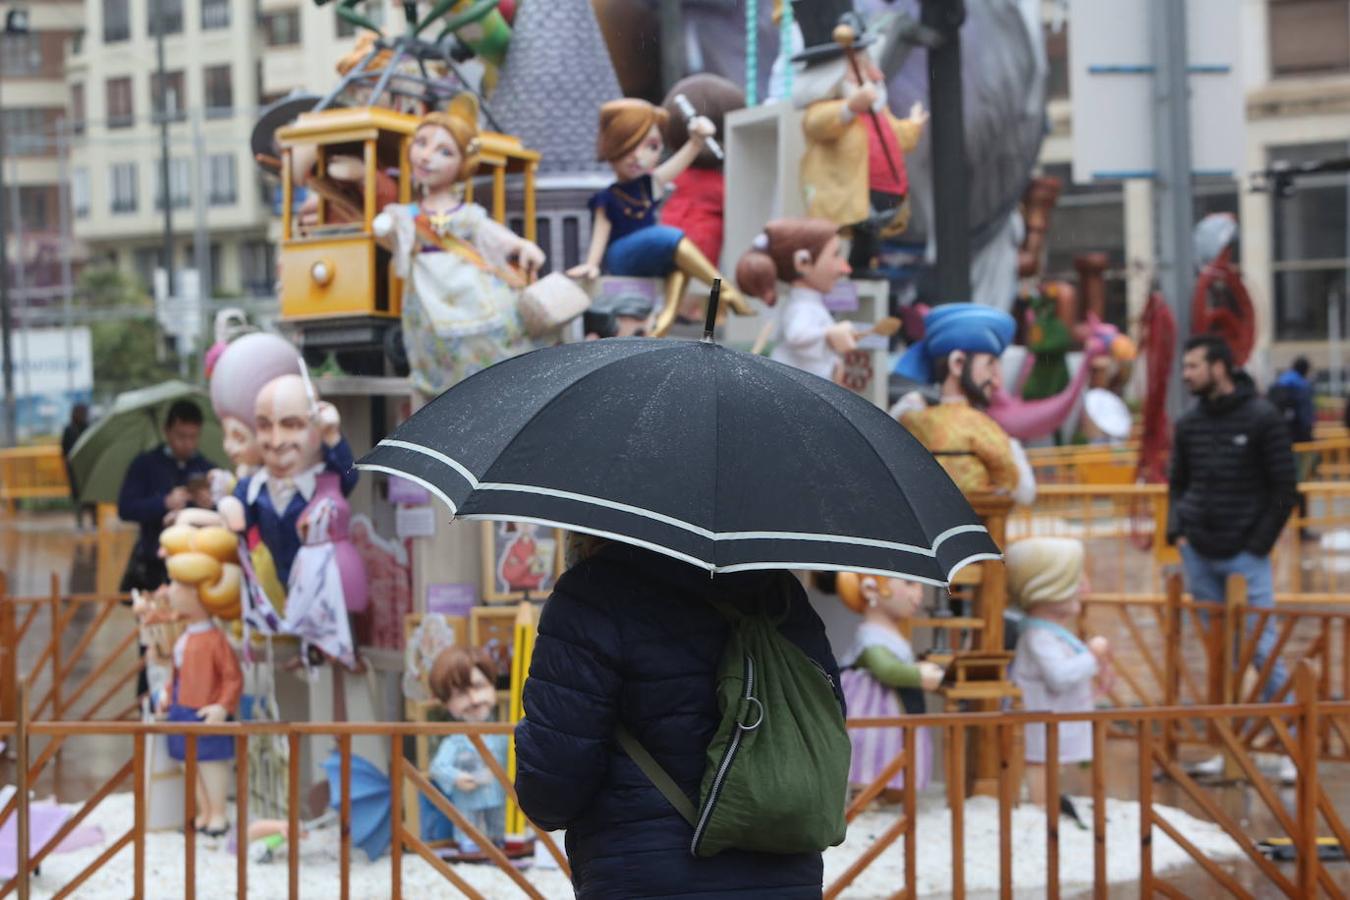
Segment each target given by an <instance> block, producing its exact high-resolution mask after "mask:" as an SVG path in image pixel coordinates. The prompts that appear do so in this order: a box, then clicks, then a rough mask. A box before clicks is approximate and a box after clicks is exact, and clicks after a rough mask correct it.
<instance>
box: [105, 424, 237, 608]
mask: <svg viewBox="0 0 1350 900" xmlns="http://www.w3.org/2000/svg"><path fill="white" fill-rule="evenodd" d="M201 434H202V411H201V407H199V406H198V405H197V404H196V403H193V402H192V401H191V400H178V401H175V402H174V403H173V405H171V406H170V407H169V412H168V414H167V415H166V416H165V417H164V442H163V443H161V444H160V445H159V446H157V447H154V448H153V449H150V450H147V451H145V452H144V453H141V454H140V455H139V456H137V457H136V458H135V459H133V460H132V461H131V465H130V466H128V467H127V474H126V477H125V478H124V479H123V480H122V490H121V492H120V493H119V494H118V497H117V514H118V516H119V517H121V519H122V520H123V521H125V522H135V523H136V524H137V525H139V526H140V528H141V536H140V539H139V540H138V541H137V542H136V547H135V549H134V550H133V551H132V553H131V559H130V560H129V561H128V562H127V568H126V572H125V573H124V574H123V576H122V585H121V590H123V591H130V590H133V589H138V590H144V591H152V590H154V589H155V588H157V587H159V586H160V585H161V584H164V583H165V582H166V581H167V580H168V573H167V572H166V571H165V568H164V560H162V559H160V557H159V533H160V532H161V531H163V530H164V524H165V523H164V519H165V517H166V516H167V515H168V514H169V513H172V512H177V511H178V510H180V509H184V508H186V507H188V506H208V507H209V506H210V501H209V498H198V497H194V493H193V490H192V489H191V488H190V487H189V482H190V481H192V480H193V479H194V478H205V477H206V474H207V473H208V472H210V471H211V470H212V469H214V468H217V466H216V464H215V463H214V462H212V461H211V460H209V459H207V458H206V457H205V456H203V455H202V454H201V452H200V451H199V450H198V445H199V444H200V442H201ZM203 500H205V502H201V501H203Z"/></svg>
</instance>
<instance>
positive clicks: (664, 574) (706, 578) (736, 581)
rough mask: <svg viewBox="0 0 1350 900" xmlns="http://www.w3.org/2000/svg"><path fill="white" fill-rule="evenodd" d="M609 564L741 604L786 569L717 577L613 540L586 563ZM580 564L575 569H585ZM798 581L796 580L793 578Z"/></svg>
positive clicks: (661, 555)
mask: <svg viewBox="0 0 1350 900" xmlns="http://www.w3.org/2000/svg"><path fill="white" fill-rule="evenodd" d="M601 560H604V561H607V562H609V563H619V564H621V565H627V566H632V567H634V568H639V569H641V570H642V571H643V572H644V573H645V574H646V576H647V577H648V578H650V579H651V580H652V581H653V582H655V583H657V584H666V585H673V586H674V587H675V588H676V589H677V590H680V591H687V592H689V593H692V594H699V595H702V596H704V597H705V598H707V599H712V600H722V601H730V602H738V601H739V600H741V599H742V598H745V597H746V596H747V595H750V596H756V595H758V594H760V593H761V592H762V591H764V590H765V588H766V587H768V586H769V585H771V584H773V583H775V582H776V581H777V579H779V578H781V577H782V576H784V575H787V576H788V577H789V578H792V576H791V575H790V574H789V573H788V572H787V570H785V569H773V570H752V571H748V572H729V573H723V574H717V575H714V574H712V573H710V572H708V570H707V569H703V568H700V567H698V566H694V565H690V564H689V563H686V562H683V561H681V560H678V559H676V558H674V557H673V556H667V555H666V554H664V553H657V552H656V551H654V550H647V549H645V548H642V547H635V546H633V545H631V544H623V543H619V542H618V541H611V542H610V543H607V544H605V546H603V547H602V548H600V549H599V550H598V551H597V552H596V553H595V555H594V556H592V557H591V558H590V559H589V560H587V562H598V561H601ZM585 565H586V564H585V563H581V564H579V565H578V566H576V567H575V568H578V569H581V568H584V567H585ZM793 581H794V582H795V581H796V579H795V578H793Z"/></svg>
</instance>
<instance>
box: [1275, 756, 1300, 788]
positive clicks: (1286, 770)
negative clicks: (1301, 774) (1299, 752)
mask: <svg viewBox="0 0 1350 900" xmlns="http://www.w3.org/2000/svg"><path fill="white" fill-rule="evenodd" d="M1275 777H1276V779H1277V780H1278V781H1279V782H1280V784H1297V783H1298V766H1296V765H1294V760H1293V759H1292V758H1290V757H1288V756H1286V757H1283V758H1282V759H1281V760H1280V765H1279V768H1278V769H1277V770H1276V773H1275Z"/></svg>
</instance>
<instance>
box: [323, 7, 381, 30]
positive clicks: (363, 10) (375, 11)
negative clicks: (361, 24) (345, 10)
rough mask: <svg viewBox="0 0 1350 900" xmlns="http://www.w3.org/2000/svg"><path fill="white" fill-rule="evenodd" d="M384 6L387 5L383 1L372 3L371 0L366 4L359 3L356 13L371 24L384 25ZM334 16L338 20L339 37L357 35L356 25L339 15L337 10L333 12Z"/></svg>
mask: <svg viewBox="0 0 1350 900" xmlns="http://www.w3.org/2000/svg"><path fill="white" fill-rule="evenodd" d="M384 6H385V4H384V3H383V2H382V0H373V2H371V0H366V2H364V3H358V4H357V5H356V11H357V12H358V13H360V14H361V15H363V16H365V17H366V18H367V19H369V20H370V21H371V23H373V24H375V25H384ZM333 15H334V16H335V17H336V19H337V36H338V37H340V38H348V37H351V36H352V35H354V34H356V31H357V28H356V26H355V25H353V24H352V23H351V22H348V21H347V20H346V19H344V18H342V17H341V16H339V15H337V11H336V10H335V11H334V12H333Z"/></svg>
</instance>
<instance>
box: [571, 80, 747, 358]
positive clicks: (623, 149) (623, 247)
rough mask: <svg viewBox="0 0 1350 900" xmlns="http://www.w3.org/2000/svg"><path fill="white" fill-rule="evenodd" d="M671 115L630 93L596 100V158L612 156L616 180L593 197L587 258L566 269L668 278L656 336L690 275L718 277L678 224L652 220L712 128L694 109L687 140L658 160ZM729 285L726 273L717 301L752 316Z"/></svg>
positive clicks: (584, 274)
mask: <svg viewBox="0 0 1350 900" xmlns="http://www.w3.org/2000/svg"><path fill="white" fill-rule="evenodd" d="M668 118H669V116H668V114H667V113H666V111H665V110H664V109H662V108H661V107H659V106H653V105H652V104H650V103H648V102H647V101H646V100H638V99H635V98H625V99H622V100H611V101H610V102H609V103H606V104H605V105H604V106H602V107H600V134H599V135H598V137H597V139H596V158H597V159H598V160H599V161H600V162H606V163H609V165H610V167H611V168H612V169H613V170H614V176H615V178H617V179H618V180H617V181H615V182H614V183H613V184H611V185H610V186H609V187H607V188H605V189H604V190H603V191H600V192H598V193H596V194H595V195H594V196H593V197H591V199H590V202H589V204H588V205H589V206H590V209H591V215H592V224H591V244H590V248H589V249H588V250H587V251H586V259H585V261H584V262H582V263H581V264H580V265H576V266H573V267H572V268H570V269H568V270H567V274H568V276H569V277H571V278H595V277H597V276H599V275H600V273H601V272H604V273H605V274H606V275H627V276H633V277H638V278H643V277H655V278H665V279H666V292H665V301H664V304H663V305H662V308H661V311H660V312H659V313H658V314H657V317H656V322H655V323H654V324H653V326H652V329H651V334H652V336H653V337H661V336H662V335H663V334H665V333H666V331H668V330H669V329H670V326H671V325H673V324H674V322H675V316H676V313H677V312H678V310H679V304H680V300H681V298H682V297H683V296H684V288H685V285H686V284H688V281H689V279H690V278H697V279H698V280H700V281H704V282H707V283H708V284H712V280H713V279H714V278H722V275H721V273H719V272H718V271H717V266H716V265H714V264H713V263H712V262H710V261H709V260H708V257H706V256H704V255H703V251H702V250H700V249H699V248H698V246H697V245H696V244H694V242H693V241H691V240H689V239H688V238H687V237H685V235H684V232H683V231H681V230H680V229H678V228H674V227H672V226H670V225H662V224H660V223H659V222H658V220H657V208H658V207H659V206H660V204H661V200H662V198H663V197H664V195H665V192H666V187H667V186H668V185H669V184H670V183H671V182H672V181H674V180H675V179H676V178H677V177H678V176H679V175H681V174H682V173H683V172H684V170H685V169H687V168H689V166H690V164H691V163H693V162H694V159H695V158H696V157H697V156H698V155H699V153H700V152H701V151H702V149H703V146H704V143H705V142H706V141H707V139H708V138H709V137H711V136H712V133H713V130H714V128H713V124H712V122H710V121H709V120H708V119H707V118H705V117H703V116H695V117H694V118H693V119H691V120H690V121H689V123H688V131H689V139H688V140H687V141H685V143H684V145H683V146H682V147H680V149H678V150H676V151H675V152H674V153H673V154H671V156H670V158H669V159H667V160H666V161H665V162H662V163H660V165H657V163H658V162H660V159H661V151H662V149H663V148H664V142H663V141H662V138H661V127H662V126H663V125H664V124H665V123H666V121H667V119H668ZM728 288H730V284H729V282H728V281H727V280H726V279H724V278H723V279H722V301H723V302H724V303H726V304H727V305H728V306H730V307H731V308H732V309H733V310H734V311H735V312H737V313H739V314H740V315H749V314H750V312H751V310H750V307H749V305H748V304H747V303H746V302H745V299H744V298H743V297H742V296H741V295H740V294H739V293H738V292H737V291H736V290H735V289H734V288H731V289H730V291H729V292H728Z"/></svg>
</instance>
